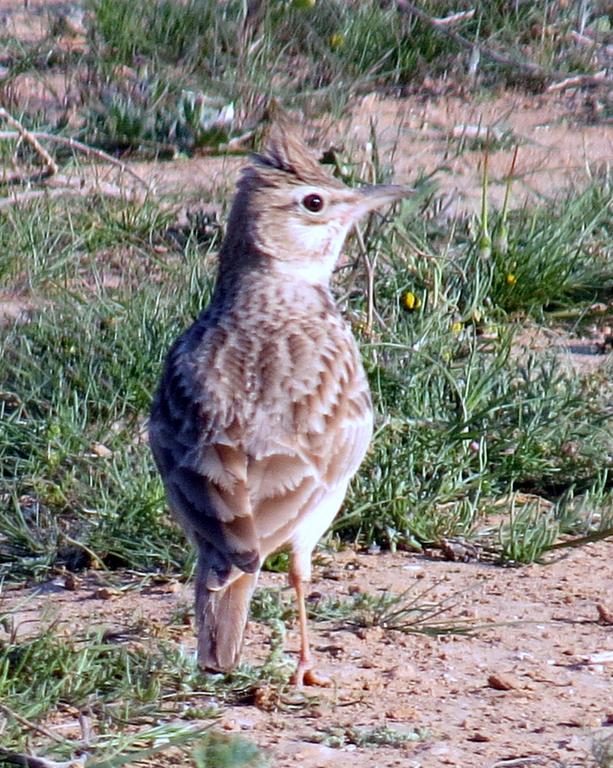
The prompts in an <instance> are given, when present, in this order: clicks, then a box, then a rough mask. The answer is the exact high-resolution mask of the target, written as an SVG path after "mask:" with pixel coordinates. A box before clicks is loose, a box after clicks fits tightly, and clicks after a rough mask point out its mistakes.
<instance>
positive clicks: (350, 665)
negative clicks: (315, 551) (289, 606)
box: [3, 542, 613, 768]
mask: <svg viewBox="0 0 613 768" xmlns="http://www.w3.org/2000/svg"><path fill="white" fill-rule="evenodd" d="M612 583H613V558H612V557H611V543H607V542H604V543H600V544H597V545H590V546H586V547H585V548H583V549H581V550H576V551H572V552H571V553H570V554H569V555H568V557H566V558H564V559H561V560H558V561H557V562H554V563H552V564H550V565H547V566H541V565H532V566H528V567H525V568H522V569H521V570H520V569H511V568H509V569H501V568H496V567H493V566H488V565H485V564H480V563H471V564H457V563H448V562H445V561H441V560H434V559H427V558H425V557H423V556H421V557H420V556H416V555H410V554H405V553H399V554H389V553H387V554H381V555H365V554H356V553H354V552H343V553H339V554H337V555H334V556H333V557H331V558H328V562H327V563H326V564H325V565H318V566H316V567H315V571H314V581H313V584H312V585H311V589H310V591H311V602H312V603H316V601H317V600H322V599H325V598H327V597H334V596H336V597H339V598H344V599H348V598H349V596H350V595H352V594H353V595H355V594H356V593H358V592H360V591H364V592H368V593H371V594H381V593H382V591H386V590H390V591H392V592H395V593H401V592H403V591H404V590H406V589H407V588H410V589H411V590H412V594H415V595H418V594H420V593H424V592H426V590H429V589H431V590H432V591H431V592H429V593H428V595H427V596H424V597H422V598H421V599H420V603H421V604H423V603H433V604H435V603H437V602H440V601H441V600H445V599H446V598H450V597H452V598H453V600H452V602H453V604H454V607H453V608H451V609H450V610H449V611H448V612H447V613H444V614H442V616H441V617H439V620H440V619H442V620H443V621H444V622H445V623H446V624H449V625H450V626H454V625H456V626H457V627H463V626H465V625H467V626H468V627H469V628H471V629H472V630H474V634H473V635H472V636H465V635H462V634H455V635H453V634H452V635H448V636H441V637H428V636H426V635H423V634H403V633H401V632H398V631H390V630H386V629H385V628H384V627H380V626H375V627H371V628H368V629H356V628H355V627H352V626H351V623H350V621H342V620H339V621H333V622H328V623H322V622H315V621H312V622H311V631H312V639H313V646H314V648H315V649H316V653H317V657H318V660H319V662H320V670H321V672H322V673H324V674H326V675H329V676H330V677H331V678H332V680H333V682H334V687H333V688H331V689H321V690H316V691H313V694H314V695H315V696H316V699H314V701H313V703H312V704H311V705H310V706H307V707H306V708H298V709H292V708H287V707H284V708H281V709H277V710H275V709H274V708H273V711H264V710H262V709H261V708H258V707H256V706H235V707H231V708H229V709H228V710H227V711H226V712H225V713H224V716H223V719H222V721H221V727H222V728H223V729H224V730H226V731H228V732H241V733H243V734H244V735H246V736H248V737H249V738H250V739H252V740H253V741H255V742H257V743H258V744H259V745H260V746H261V747H263V748H264V749H265V750H266V751H267V752H268V753H269V754H270V755H271V756H272V758H273V761H272V764H273V765H275V766H277V767H278V768H286V767H287V768H290V766H294V765H298V764H299V765H302V766H304V767H305V768H320V767H323V766H330V765H335V766H337V765H338V766H356V767H358V768H359V767H361V766H364V768H366V766H374V765H376V766H396V765H402V766H406V767H407V768H418V766H419V767H420V768H438V766H447V765H452V766H462V768H483V767H484V766H494V765H500V766H503V765H505V762H504V761H511V760H518V761H520V760H523V761H524V762H523V763H521V762H518V763H516V765H520V764H521V765H534V766H546V767H547V768H549V767H553V766H559V765H565V766H588V765H590V754H591V748H592V742H593V739H594V737H595V736H600V737H602V735H603V734H605V735H606V734H611V735H612V736H613V728H612V724H613V625H612V624H611V623H610V621H611V619H610V617H611V614H612V613H613V603H611V592H610V588H609V586H608V585H610V584H612ZM284 584H285V577H284V576H282V575H279V574H268V573H267V574H264V575H263V577H262V581H261V585H262V586H269V587H270V586H282V585H284ZM289 594H290V593H289V592H288V595H289ZM30 596H31V599H30V600H29V602H28V603H27V605H25V606H22V607H21V609H20V615H19V619H18V620H19V623H20V631H21V632H23V633H26V634H28V633H29V632H31V631H32V629H33V627H34V626H35V625H36V624H38V622H39V621H40V619H41V615H43V614H44V615H45V616H46V620H50V619H51V618H52V617H55V618H57V619H58V620H59V621H60V625H61V626H63V627H64V628H65V630H66V631H67V632H69V631H71V629H72V628H75V627H79V628H80V629H81V630H82V629H83V627H84V625H88V624H91V625H100V624H104V625H107V626H109V627H111V628H113V629H115V630H116V629H119V630H120V629H121V628H122V626H127V625H133V623H134V620H135V618H139V617H142V618H143V619H146V620H148V621H155V622H157V623H159V624H160V626H161V627H163V626H164V625H166V624H168V622H169V620H170V616H171V614H172V613H173V612H174V611H176V610H177V608H178V607H180V606H182V605H185V604H191V600H192V590H191V587H179V588H177V587H176V586H170V587H169V586H168V585H159V586H157V587H154V588H152V589H150V590H148V591H146V592H144V593H143V592H129V591H128V592H123V593H122V592H119V591H118V592H104V591H103V592H101V591H100V589H99V586H98V585H97V584H96V580H95V579H94V578H93V577H92V578H89V580H88V578H86V579H85V580H84V582H83V583H82V585H81V586H79V587H78V588H77V589H76V590H75V591H68V590H66V589H64V588H63V587H62V586H61V583H60V582H59V581H58V582H51V583H49V584H47V585H44V586H43V587H41V588H39V589H37V590H35V591H31V592H30ZM23 597H24V595H23V592H20V593H19V599H20V600H21V599H22V598H23ZM12 599H13V595H12V594H11V593H10V592H9V593H8V595H7V596H5V601H4V602H5V606H3V609H6V603H10V602H12ZM607 616H608V617H609V619H607ZM608 622H609V623H608ZM268 641H269V629H268V627H267V626H265V625H263V624H260V623H256V622H252V623H251V624H250V626H249V628H248V632H247V640H246V644H245V651H244V655H245V658H246V659H247V660H248V661H251V662H257V661H259V660H261V659H263V658H264V657H265V655H266V651H267V646H268ZM182 642H185V643H186V644H187V645H188V647H190V648H193V647H194V640H193V636H192V631H191V629H190V628H189V627H187V628H186V630H185V634H184V636H183V638H182ZM298 643H299V640H298V631H297V627H296V626H293V627H290V628H289V630H288V633H287V638H286V649H287V650H288V652H290V654H291V655H293V656H295V655H296V653H297V650H298ZM309 693H310V692H309ZM384 729H385V732H387V733H388V734H389V733H392V734H394V735H395V736H397V737H398V736H399V735H400V736H402V735H404V736H407V735H410V734H413V733H415V732H417V733H418V734H419V738H417V739H416V740H405V741H404V742H402V738H398V741H399V742H400V743H399V744H397V745H395V746H389V745H387V746H385V745H384V746H380V745H379V746H378V745H373V744H370V745H360V746H358V745H357V744H356V743H352V741H353V742H355V741H356V734H362V736H364V734H366V737H365V738H368V734H376V733H382V732H384ZM373 738H374V737H373ZM339 743H340V744H341V746H333V745H334V744H339ZM508 764H509V765H512V764H513V763H508Z"/></svg>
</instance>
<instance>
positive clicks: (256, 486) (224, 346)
mask: <svg viewBox="0 0 613 768" xmlns="http://www.w3.org/2000/svg"><path fill="white" fill-rule="evenodd" d="M336 331H337V333H336V334H333V335H332V336H328V337H326V338H316V337H312V338H311V337H309V336H305V335H304V334H299V335H294V336H292V334H286V335H285V337H284V339H283V340H282V341H281V340H280V339H279V338H278V337H277V338H276V339H272V340H271V341H270V343H269V342H266V341H264V342H262V343H261V344H260V346H259V347H258V348H257V349H256V350H253V349H252V350H251V353H252V354H251V358H252V359H253V360H255V361H256V362H255V363H253V365H252V366H251V368H250V369H249V366H248V365H246V364H243V363H241V364H238V363H237V360H241V361H244V360H245V359H246V358H248V357H249V354H248V352H249V350H247V352H246V351H245V343H244V340H243V344H242V348H241V354H240V355H239V354H238V353H237V350H236V349H232V346H231V345H230V344H229V342H228V334H227V333H225V332H223V330H220V331H219V338H218V339H215V338H214V336H215V332H212V333H211V334H209V338H208V340H207V343H206V349H207V350H208V353H207V354H206V359H204V358H203V356H202V354H200V356H196V362H194V355H191V354H189V349H188V348H189V346H190V344H189V343H185V342H184V343H178V344H177V345H176V347H175V349H174V350H173V351H171V354H170V355H169V358H168V361H167V365H166V370H165V374H164V376H163V378H162V382H161V385H160V388H159V390H158V393H157V396H156V398H155V402H154V406H153V410H152V415H151V422H150V441H151V446H152V449H153V453H154V456H155V458H156V462H157V464H158V467H159V469H160V471H161V474H162V477H163V478H164V483H165V486H166V490H167V494H168V498H169V502H170V505H171V507H172V508H173V510H174V512H175V514H176V515H177V516H178V517H179V519H180V521H181V522H182V523H183V524H184V526H185V527H186V528H187V529H188V530H189V531H190V532H191V534H192V536H193V537H194V539H195V540H196V542H197V543H198V544H199V545H201V546H205V547H206V549H207V557H208V558H209V560H210V562H211V570H210V575H209V577H208V579H209V583H208V586H209V587H210V588H215V587H216V586H219V585H221V584H223V583H225V582H226V581H227V580H228V579H229V578H230V572H231V570H232V566H236V567H237V568H239V569H240V570H242V571H248V572H251V571H255V570H257V568H258V567H260V565H261V561H262V560H263V559H264V557H266V556H267V555H268V554H269V553H270V552H272V551H274V550H276V549H278V548H279V547H280V546H282V545H283V544H286V543H287V542H288V541H290V539H291V535H292V532H293V531H294V529H295V528H296V526H297V525H299V524H300V522H301V521H302V520H303V519H304V518H305V516H307V515H308V513H309V511H312V510H314V509H316V508H317V507H318V506H319V505H320V504H321V503H322V502H323V501H325V499H326V497H328V496H334V495H335V494H336V495H338V490H337V489H338V488H339V487H341V488H342V489H343V493H344V488H345V487H346V484H347V482H348V480H349V478H350V477H351V476H352V475H353V474H354V473H355V471H356V470H357V468H358V466H359V464H360V462H361V460H362V458H363V456H364V453H365V452H366V448H367V446H368V442H369V440H370V436H371V433H372V411H371V405H370V395H369V391H368V386H367V383H366V379H365V376H364V372H363V370H362V366H361V363H360V361H359V355H358V353H357V349H356V347H355V342H354V341H353V338H352V337H351V335H350V333H349V331H348V330H347V329H345V327H344V325H343V324H342V322H341V323H340V324H338V327H336ZM264 338H267V336H266V335H265V334H264ZM292 339H293V340H292ZM201 347H202V345H201ZM247 369H249V370H247ZM254 387H255V389H254ZM338 504H340V502H338ZM336 511H338V509H335V510H334V511H333V514H335V513H336ZM332 516H333V515H332ZM330 521H331V517H330V520H328V522H327V524H326V525H325V526H324V529H325V528H327V525H328V524H329V523H330ZM322 533H323V530H321V531H320V532H319V535H321V534H322ZM319 535H318V536H317V538H319Z"/></svg>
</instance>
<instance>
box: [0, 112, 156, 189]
mask: <svg viewBox="0 0 613 768" xmlns="http://www.w3.org/2000/svg"><path fill="white" fill-rule="evenodd" d="M2 112H4V110H0V117H2V116H3V115H2ZM11 119H12V118H11ZM7 122H9V121H8V120H7ZM15 127H16V126H15ZM27 133H28V134H29V136H30V138H31V139H32V140H34V141H36V140H37V139H44V140H45V141H51V142H53V143H54V144H60V145H61V146H63V147H70V149H76V150H79V152H83V154H85V155H89V156H91V157H97V158H98V159H99V160H104V161H105V162H107V163H109V164H110V165H114V166H115V167H117V168H119V169H120V170H121V171H122V173H126V174H127V175H128V176H131V177H132V178H133V179H134V180H135V181H137V182H138V183H139V184H141V185H142V186H143V187H144V188H145V189H146V190H147V192H152V189H151V186H150V185H149V183H148V182H146V181H145V179H143V177H142V176H139V175H138V173H136V171H133V170H132V169H131V168H130V166H128V165H126V163H123V162H122V161H121V160H117V158H116V157H113V156H112V155H109V154H108V152H104V151H103V150H101V149H96V148H95V147H90V146H89V145H88V144H83V143H82V142H81V141H77V140H76V139H71V138H66V137H65V136H56V135H55V134H53V133H44V132H42V131H34V132H29V131H28V132H27ZM18 135H21V132H20V131H18V132H17V133H11V132H10V131H3V132H1V133H0V139H15V138H17V137H18ZM24 138H25V136H24ZM36 143H37V144H38V141H37V142H36ZM38 146H40V144H38ZM41 150H42V151H43V152H45V154H47V156H49V155H48V153H47V152H46V151H45V150H44V148H43V147H41ZM51 161H52V162H53V159H51ZM57 170H58V168H57V166H55V171H54V173H57Z"/></svg>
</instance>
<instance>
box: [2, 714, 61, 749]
mask: <svg viewBox="0 0 613 768" xmlns="http://www.w3.org/2000/svg"><path fill="white" fill-rule="evenodd" d="M0 712H4V714H5V715H8V717H11V718H13V720H17V722H18V723H19V724H20V725H23V726H24V727H25V728H27V729H28V730H30V731H35V732H36V733H40V734H41V735H42V736H46V737H47V738H48V739H51V740H52V741H55V742H57V743H58V744H65V743H66V740H65V739H63V738H62V737H61V736H57V735H56V734H55V733H53V732H52V731H48V730H47V729H46V728H43V727H42V725H36V723H33V722H31V721H30V720H26V718H25V717H22V716H21V715H19V714H17V712H13V710H12V709H11V708H10V707H7V706H6V704H0Z"/></svg>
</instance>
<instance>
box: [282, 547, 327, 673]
mask: <svg viewBox="0 0 613 768" xmlns="http://www.w3.org/2000/svg"><path fill="white" fill-rule="evenodd" d="M289 581H290V584H291V585H292V587H293V588H294V589H295V590H296V600H297V602H298V622H299V624H300V659H299V661H298V666H297V667H296V671H295V672H294V674H293V675H292V679H291V682H292V685H295V686H296V688H302V687H303V686H304V685H319V686H322V687H326V686H329V685H331V682H330V680H329V679H328V678H326V677H320V676H319V675H318V674H317V673H316V672H315V670H314V668H313V667H314V664H313V659H312V657H311V649H310V646H309V631H308V627H307V615H306V606H305V604H304V581H303V579H302V574H301V573H300V570H299V569H298V568H296V567H295V564H294V563H293V562H292V563H291V564H290V572H289Z"/></svg>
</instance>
